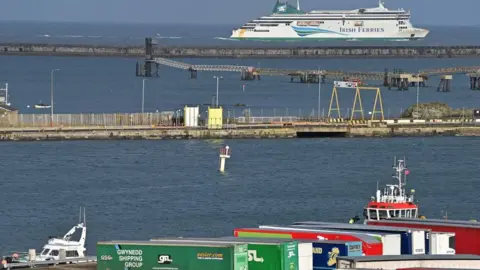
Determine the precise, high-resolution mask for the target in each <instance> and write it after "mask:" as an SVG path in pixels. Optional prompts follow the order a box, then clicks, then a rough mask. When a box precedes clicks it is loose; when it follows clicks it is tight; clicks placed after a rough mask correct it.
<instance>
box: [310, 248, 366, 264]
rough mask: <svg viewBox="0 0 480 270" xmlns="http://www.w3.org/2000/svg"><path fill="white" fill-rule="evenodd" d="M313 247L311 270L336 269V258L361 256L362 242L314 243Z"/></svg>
mask: <svg viewBox="0 0 480 270" xmlns="http://www.w3.org/2000/svg"><path fill="white" fill-rule="evenodd" d="M312 245H313V250H312V252H313V269H335V268H337V257H340V256H362V253H363V252H362V242H359V241H358V242H357V241H315V242H313V243H312Z"/></svg>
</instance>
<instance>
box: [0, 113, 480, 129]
mask: <svg viewBox="0 0 480 270" xmlns="http://www.w3.org/2000/svg"><path fill="white" fill-rule="evenodd" d="M350 110H351V109H348V108H347V109H341V114H340V117H338V115H337V114H335V115H334V116H332V117H327V116H326V115H325V114H324V113H322V114H320V115H318V114H317V113H316V112H315V111H313V110H312V111H310V112H311V113H309V114H303V113H302V110H300V109H299V110H298V111H297V110H294V109H287V108H286V109H275V108H269V109H268V110H267V109H255V110H250V109H247V110H244V111H243V113H240V114H239V113H237V115H239V116H236V115H235V112H224V115H223V117H222V118H218V119H208V118H206V117H199V118H198V119H197V120H198V121H193V120H192V119H184V117H183V116H178V117H177V116H176V115H175V114H173V113H165V112H158V113H143V114H142V113H111V114H104V113H101V114H99V113H96V114H54V115H53V119H52V116H51V115H50V114H15V113H8V114H0V128H2V130H4V131H6V130H15V129H16V130H17V131H18V130H21V131H28V130H30V129H31V130H38V129H52V128H53V129H63V130H67V129H68V130H81V129H92V130H93V129H111V128H113V129H119V128H123V129H145V128H152V127H154V128H169V129H172V128H173V129H175V128H176V129H211V128H214V129H235V128H238V127H245V126H247V125H248V126H250V127H254V126H255V125H262V126H266V125H268V126H275V125H278V124H296V125H302V124H304V125H314V124H318V125H323V124H326V123H327V124H328V123H333V124H345V123H347V122H351V121H350V116H351V114H350ZM370 119H371V116H370V115H368V114H365V117H364V119H363V120H362V119H361V117H360V115H358V114H357V115H356V117H354V120H355V121H357V120H362V121H363V122H365V121H368V120H370ZM375 119H378V116H376V117H375ZM396 119H401V118H400V117H398V116H397V117H389V114H387V113H386V114H385V119H384V120H383V121H382V122H383V123H385V124H387V125H413V124H416V125H421V124H423V125H425V124H428V125H447V124H450V125H475V124H480V122H479V123H477V122H476V120H475V117H474V116H473V115H462V116H459V117H448V118H443V119H441V120H417V119H415V120H413V119H411V118H408V119H407V118H403V119H402V120H401V121H396ZM52 120H53V122H52ZM192 122H194V123H196V125H195V126H185V123H192ZM374 122H375V121H374ZM376 122H378V120H377V121H376Z"/></svg>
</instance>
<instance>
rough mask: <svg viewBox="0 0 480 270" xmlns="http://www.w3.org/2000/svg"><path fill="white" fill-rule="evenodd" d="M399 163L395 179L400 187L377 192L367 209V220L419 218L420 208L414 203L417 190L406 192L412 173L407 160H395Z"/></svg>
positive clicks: (394, 168) (388, 186)
mask: <svg viewBox="0 0 480 270" xmlns="http://www.w3.org/2000/svg"><path fill="white" fill-rule="evenodd" d="M394 163H398V164H397V166H394V167H393V170H394V171H395V173H394V175H393V178H395V179H396V180H397V181H398V185H386V187H385V189H384V190H383V192H382V191H381V190H377V194H376V197H373V196H372V198H371V201H370V202H369V203H368V205H367V206H366V207H365V209H364V211H363V216H364V217H365V221H367V220H381V219H389V218H412V219H414V218H418V206H417V205H416V204H415V203H414V193H415V190H413V189H412V190H411V192H410V194H407V193H406V192H405V188H404V187H405V185H406V182H407V175H409V174H410V171H409V170H408V169H407V167H406V165H405V164H406V163H405V159H403V160H398V161H397V160H395V161H394Z"/></svg>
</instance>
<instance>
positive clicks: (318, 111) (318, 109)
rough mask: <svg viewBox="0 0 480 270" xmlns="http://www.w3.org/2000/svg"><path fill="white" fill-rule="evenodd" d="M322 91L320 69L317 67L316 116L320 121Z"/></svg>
mask: <svg viewBox="0 0 480 270" xmlns="http://www.w3.org/2000/svg"><path fill="white" fill-rule="evenodd" d="M321 91H322V73H321V71H320V67H318V107H317V114H318V119H317V120H319V121H320V97H321V96H320V93H321Z"/></svg>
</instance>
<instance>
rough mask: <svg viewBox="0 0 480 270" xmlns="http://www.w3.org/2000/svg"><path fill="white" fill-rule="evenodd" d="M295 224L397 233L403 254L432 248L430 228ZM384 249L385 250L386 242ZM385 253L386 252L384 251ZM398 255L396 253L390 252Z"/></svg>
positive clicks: (323, 223)
mask: <svg viewBox="0 0 480 270" xmlns="http://www.w3.org/2000/svg"><path fill="white" fill-rule="evenodd" d="M293 224H294V225H293V226H302V227H304V226H318V227H322V228H334V229H339V230H345V231H365V232H372V233H375V232H383V233H395V234H399V235H400V237H401V254H404V255H409V254H428V253H429V248H430V238H431V237H430V233H431V230H429V229H412V228H395V227H388V226H372V225H363V224H344V223H333V222H319V221H302V222H295V223H293ZM383 249H384V250H385V244H384V247H383ZM384 255H385V252H384ZM390 255H396V254H390Z"/></svg>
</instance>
